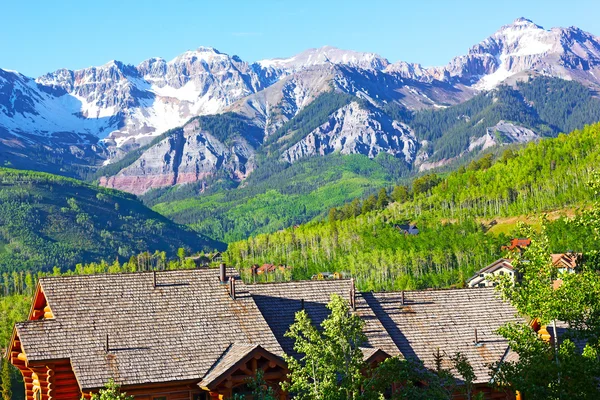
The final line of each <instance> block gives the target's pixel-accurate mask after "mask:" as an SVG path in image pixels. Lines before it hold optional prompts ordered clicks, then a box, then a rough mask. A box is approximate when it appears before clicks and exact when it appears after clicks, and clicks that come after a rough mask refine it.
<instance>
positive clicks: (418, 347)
mask: <svg viewBox="0 0 600 400" xmlns="http://www.w3.org/2000/svg"><path fill="white" fill-rule="evenodd" d="M369 304H370V306H371V308H372V309H373V311H374V313H375V315H376V316H377V317H378V318H379V320H380V321H381V323H382V324H383V326H384V328H385V329H386V330H387V332H388V334H389V335H390V337H391V338H392V340H393V341H394V343H395V344H396V345H397V346H398V348H399V349H400V351H401V352H402V354H403V355H404V357H406V358H412V359H419V360H421V361H422V362H423V363H424V364H425V366H427V367H429V368H434V367H435V357H434V354H436V353H437V350H438V349H439V351H440V354H441V355H442V356H444V365H443V366H444V367H445V368H450V367H451V364H450V361H449V359H448V357H449V356H452V355H454V354H455V353H457V352H460V353H462V354H463V355H465V356H466V357H467V358H468V360H469V362H470V363H471V365H472V366H473V369H474V372H475V374H476V382H487V381H489V378H490V376H489V368H488V366H487V365H488V364H490V363H492V362H496V361H500V360H501V359H503V357H504V356H505V353H506V351H507V348H508V343H507V341H506V340H505V339H504V338H502V337H501V336H499V335H498V334H496V333H495V332H496V330H497V329H498V328H499V327H500V326H502V325H504V324H505V323H506V322H509V321H516V320H517V318H516V317H515V309H514V308H512V306H510V305H509V304H507V303H505V302H503V301H502V300H501V299H500V298H499V297H498V295H497V293H496V292H495V291H494V289H493V288H476V289H453V290H427V291H409V292H405V294H404V306H402V305H401V304H402V299H401V293H399V292H382V293H373V294H370V295H369ZM475 330H477V343H475Z"/></svg>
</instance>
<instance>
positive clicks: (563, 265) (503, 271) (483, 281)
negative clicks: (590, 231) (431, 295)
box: [467, 239, 581, 288]
mask: <svg viewBox="0 0 600 400" xmlns="http://www.w3.org/2000/svg"><path fill="white" fill-rule="evenodd" d="M528 240H529V239H528ZM551 258H552V265H554V266H555V267H556V268H558V272H559V273H569V274H572V273H574V272H575V269H576V268H577V265H578V263H579V261H580V260H581V253H571V252H568V253H561V254H552V255H551ZM498 275H508V276H510V277H511V278H512V279H513V280H514V278H515V276H516V271H515V268H514V267H513V265H512V263H511V260H509V259H508V258H500V259H498V260H496V261H494V262H493V263H491V264H490V265H488V266H487V267H485V268H483V269H481V270H480V271H478V272H477V273H476V274H475V275H473V277H472V278H471V279H469V280H468V281H467V285H468V286H469V287H470V288H472V287H489V286H494V282H492V280H491V279H490V278H492V277H494V276H498Z"/></svg>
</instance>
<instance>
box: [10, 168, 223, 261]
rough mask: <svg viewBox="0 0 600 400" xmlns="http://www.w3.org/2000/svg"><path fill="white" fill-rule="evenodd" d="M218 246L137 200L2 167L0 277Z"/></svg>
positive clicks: (170, 254)
mask: <svg viewBox="0 0 600 400" xmlns="http://www.w3.org/2000/svg"><path fill="white" fill-rule="evenodd" d="M219 246H220V245H219V243H217V242H213V241H211V240H208V239H206V238H204V237H202V236H200V235H198V234H197V233H195V232H193V231H192V230H190V229H188V228H185V227H182V226H179V225H176V224H174V223H173V222H171V221H170V220H168V219H167V218H165V217H163V216H161V215H160V214H158V213H156V212H153V211H152V210H150V209H148V208H146V207H145V206H144V205H143V204H142V203H140V202H139V201H138V200H137V199H136V198H135V196H132V195H129V194H126V193H122V192H118V191H115V190H110V189H105V188H99V187H94V186H91V185H88V184H85V183H82V182H80V181H77V180H74V179H69V178H64V177H59V176H56V175H51V174H46V173H38V172H30V171H19V170H13V169H6V168H2V169H0V271H2V272H6V271H12V270H29V271H38V270H47V269H51V268H53V267H55V266H57V267H59V268H63V269H65V268H70V267H74V266H75V264H77V263H80V262H85V261H92V260H94V261H95V260H100V259H102V258H104V259H109V260H114V259H115V258H117V257H118V258H120V259H122V260H125V259H128V258H129V257H131V256H132V255H134V254H137V253H140V252H142V251H151V252H154V251H164V252H166V256H173V255H174V254H175V253H176V251H177V249H178V248H180V247H183V248H187V249H189V250H194V251H198V250H202V249H213V248H215V247H219Z"/></svg>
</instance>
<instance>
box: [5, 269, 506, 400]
mask: <svg viewBox="0 0 600 400" xmlns="http://www.w3.org/2000/svg"><path fill="white" fill-rule="evenodd" d="M333 293H337V294H339V295H340V296H343V297H346V298H348V299H349V303H350V305H351V307H352V309H353V311H354V312H356V313H358V315H359V316H360V317H361V318H362V319H363V320H364V321H365V335H366V337H367V342H366V343H364V344H363V346H362V351H363V355H364V359H365V361H366V362H367V363H368V364H375V363H378V362H381V361H382V360H384V359H385V358H387V357H390V356H399V357H406V358H408V357H411V358H417V359H420V360H421V361H423V362H424V363H425V365H426V366H427V367H431V368H433V367H434V362H435V360H434V356H433V355H434V353H435V352H436V351H437V352H441V353H442V354H448V355H450V354H454V353H456V352H458V351H460V352H461V353H463V354H465V355H466V356H467V357H468V359H469V361H470V362H471V364H472V365H473V367H474V370H475V373H476V387H477V390H478V391H480V392H482V393H484V395H485V398H486V399H514V398H515V395H514V394H512V393H505V392H498V391H494V390H492V389H491V388H490V387H489V386H488V384H487V382H488V381H489V379H490V377H489V373H488V368H487V364H488V363H491V362H495V361H498V360H502V359H503V358H504V357H506V356H507V355H508V354H510V352H509V351H508V345H507V342H506V341H505V340H504V339H503V338H501V337H499V336H498V335H497V334H496V333H495V331H496V329H497V328H498V327H499V326H500V325H502V324H504V323H505V322H508V321H514V320H515V317H514V314H515V311H514V309H513V308H512V307H511V306H510V305H508V304H506V303H504V302H502V301H501V300H500V299H499V298H498V297H497V295H496V294H495V293H494V292H493V290H492V289H490V288H481V289H472V290H466V289H454V290H436V291H410V292H385V293H360V292H358V291H356V290H355V288H354V282H353V281H352V280H334V281H301V282H287V283H267V284H254V285H245V284H244V283H243V282H241V281H240V280H238V279H237V276H236V273H235V271H234V270H228V271H225V269H224V268H222V269H221V271H219V270H215V269H196V270H185V271H161V272H144V273H130V274H113V275H110V274H105V275H82V276H66V277H48V278H42V279H40V281H39V283H38V286H37V289H36V293H35V295H34V299H33V304H32V307H31V310H30V312H29V316H28V319H27V321H24V322H21V323H17V324H16V325H15V328H14V331H13V334H12V339H11V344H10V347H9V349H8V351H7V354H6V357H7V358H8V359H9V361H10V362H11V363H12V364H13V365H14V366H15V367H17V368H18V369H19V371H20V372H21V373H22V375H23V378H24V382H25V390H26V397H27V400H34V399H35V400H77V399H80V398H81V397H84V398H86V399H87V398H90V397H91V395H92V393H96V392H97V391H98V390H99V389H101V388H103V387H104V386H105V384H106V383H107V382H108V381H109V380H110V379H113V380H115V381H116V382H117V383H118V384H119V385H121V389H122V391H124V392H126V393H127V394H129V395H133V396H135V398H136V400H137V399H141V400H204V399H227V398H230V397H231V396H233V395H234V394H242V395H244V394H247V393H248V392H249V389H248V387H247V385H246V382H247V378H250V377H253V376H254V375H255V374H256V371H257V370H259V369H260V370H262V371H263V372H264V377H265V380H266V381H267V382H268V383H269V384H273V385H274V386H275V387H278V385H277V384H278V383H279V382H282V381H283V380H285V379H286V374H287V372H288V371H287V369H286V364H285V362H284V359H283V355H284V354H288V355H291V356H297V354H295V353H294V349H293V343H292V342H291V341H290V339H289V338H287V337H285V336H284V334H285V332H286V331H287V329H288V328H289V326H290V324H291V323H292V322H293V320H294V315H295V313H296V312H297V311H299V310H301V309H304V310H306V312H307V314H308V315H309V317H310V318H311V320H312V321H313V322H314V323H315V324H320V323H321V322H322V321H323V320H324V319H325V318H326V317H327V315H328V309H327V308H326V304H327V303H328V302H329V300H330V298H331V296H332V294H333ZM447 366H449V364H448V365H447ZM277 395H278V397H279V398H281V399H284V398H287V397H288V395H287V394H286V393H283V392H281V391H278V393H277ZM457 398H460V396H458V397H457Z"/></svg>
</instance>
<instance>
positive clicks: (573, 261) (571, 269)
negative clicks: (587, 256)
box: [552, 252, 582, 274]
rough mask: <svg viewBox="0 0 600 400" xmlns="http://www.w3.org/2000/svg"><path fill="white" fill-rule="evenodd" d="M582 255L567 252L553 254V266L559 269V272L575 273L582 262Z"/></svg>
mask: <svg viewBox="0 0 600 400" xmlns="http://www.w3.org/2000/svg"><path fill="white" fill-rule="evenodd" d="M581 256H582V254H581V253H573V252H567V253H562V254H552V265H554V266H556V268H558V272H562V273H565V272H566V273H569V274H572V273H575V269H576V268H577V265H578V264H579V262H580V260H581Z"/></svg>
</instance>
